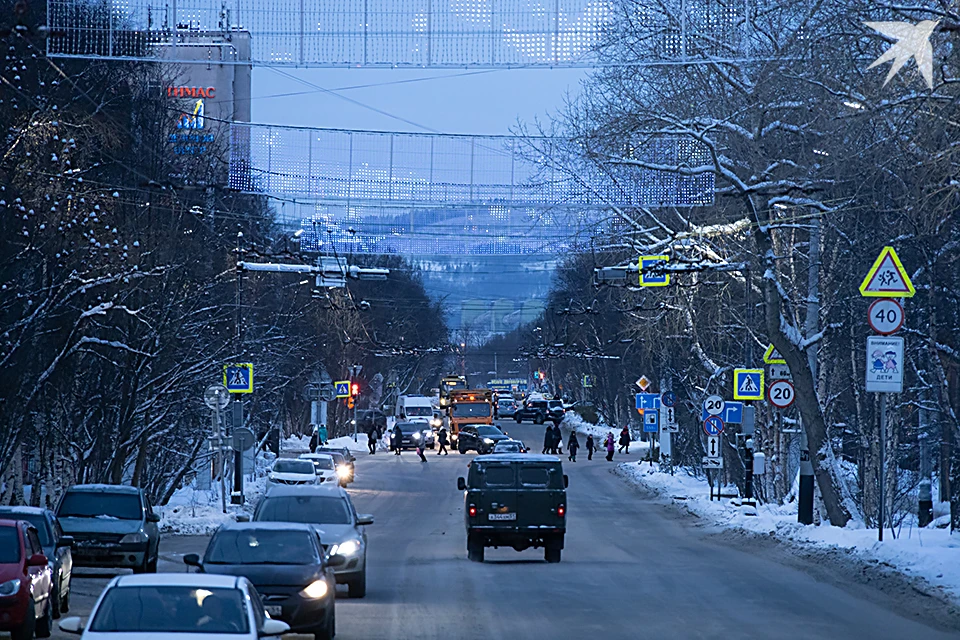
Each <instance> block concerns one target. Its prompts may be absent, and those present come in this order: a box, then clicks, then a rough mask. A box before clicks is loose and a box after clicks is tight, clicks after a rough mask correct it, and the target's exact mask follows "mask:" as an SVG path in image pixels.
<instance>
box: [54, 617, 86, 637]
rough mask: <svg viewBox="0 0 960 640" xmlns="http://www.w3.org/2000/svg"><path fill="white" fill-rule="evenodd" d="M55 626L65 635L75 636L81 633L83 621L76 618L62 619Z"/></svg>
mask: <svg viewBox="0 0 960 640" xmlns="http://www.w3.org/2000/svg"><path fill="white" fill-rule="evenodd" d="M57 626H58V627H60V631H65V632H67V633H74V634H76V635H80V634H81V633H83V620H82V619H80V618H79V617H78V616H73V617H72V618H64V619H63V620H61V621H60V624H59V625H57Z"/></svg>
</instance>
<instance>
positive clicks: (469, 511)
mask: <svg viewBox="0 0 960 640" xmlns="http://www.w3.org/2000/svg"><path fill="white" fill-rule="evenodd" d="M468 513H469V514H470V517H471V518H473V517H474V516H476V515H477V508H476V507H475V506H473V505H470V509H469V510H468Z"/></svg>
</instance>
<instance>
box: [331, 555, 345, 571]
mask: <svg viewBox="0 0 960 640" xmlns="http://www.w3.org/2000/svg"><path fill="white" fill-rule="evenodd" d="M345 564H347V558H346V557H345V556H341V555H337V554H334V555H332V556H327V566H328V567H330V568H331V569H339V568H340V567H342V566H344V565H345Z"/></svg>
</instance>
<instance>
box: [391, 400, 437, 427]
mask: <svg viewBox="0 0 960 640" xmlns="http://www.w3.org/2000/svg"><path fill="white" fill-rule="evenodd" d="M434 412H435V409H434V408H433V403H432V402H431V401H430V398H428V397H427V396H400V398H399V399H398V400H397V407H396V412H395V415H396V417H397V420H405V421H407V422H426V423H430V421H431V419H432V418H433V414H434Z"/></svg>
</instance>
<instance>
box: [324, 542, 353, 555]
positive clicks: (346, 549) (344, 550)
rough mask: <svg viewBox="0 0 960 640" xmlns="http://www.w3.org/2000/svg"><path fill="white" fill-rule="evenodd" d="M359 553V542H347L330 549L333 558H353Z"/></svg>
mask: <svg viewBox="0 0 960 640" xmlns="http://www.w3.org/2000/svg"><path fill="white" fill-rule="evenodd" d="M358 551H360V541H359V540H345V541H344V542H341V543H340V544H335V545H333V546H332V547H330V555H332V556H352V555H356V553H357V552H358Z"/></svg>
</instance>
